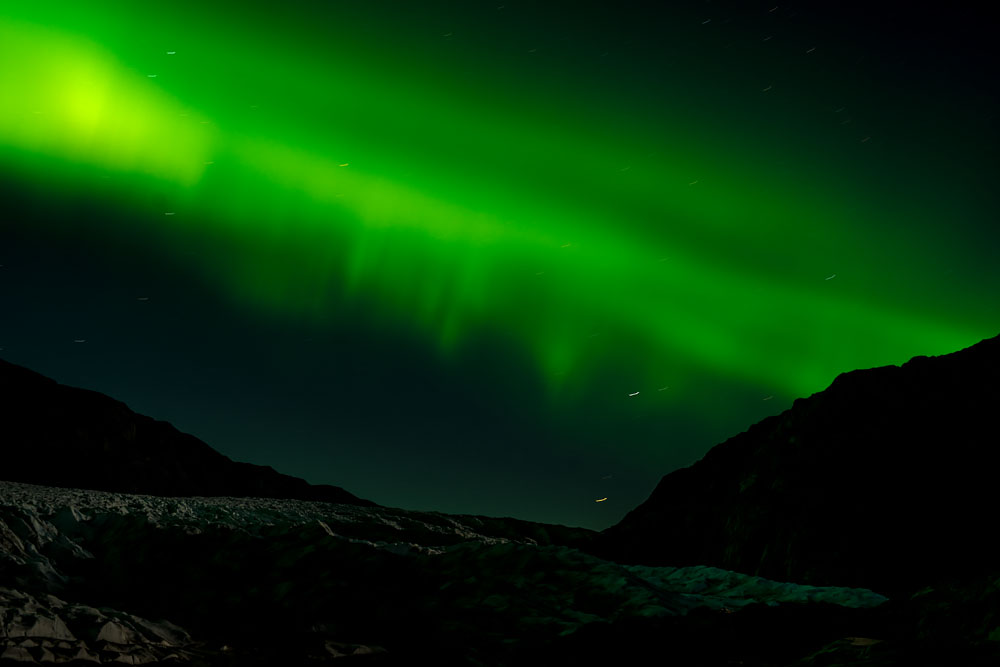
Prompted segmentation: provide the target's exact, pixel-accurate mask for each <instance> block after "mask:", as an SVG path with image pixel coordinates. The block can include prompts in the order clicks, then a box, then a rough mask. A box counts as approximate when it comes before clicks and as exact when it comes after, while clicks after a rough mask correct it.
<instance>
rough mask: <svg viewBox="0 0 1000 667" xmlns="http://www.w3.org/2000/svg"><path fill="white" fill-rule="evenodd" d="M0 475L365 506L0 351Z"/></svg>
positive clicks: (167, 492) (106, 487) (165, 492)
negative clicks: (236, 457) (223, 450)
mask: <svg viewBox="0 0 1000 667" xmlns="http://www.w3.org/2000/svg"><path fill="white" fill-rule="evenodd" d="M0 424H2V426H0V447H2V452H3V465H2V467H0V479H5V480H9V481H19V482H30V483H33V484H45V485H51V486H62V487H76V488H85V489H97V490H103V491H117V492H124V493H145V494H151V495H160V496H238V497H240V496H242V497H246V496H254V497H262V498H294V499H299V500H320V501H327V502H335V503H349V504H355V505H374V503H372V502H371V501H368V500H363V499H361V498H358V497H357V496H355V495H353V494H351V493H348V492H347V491H345V490H344V489H341V488H340V487H336V486H329V485H311V484H309V483H308V482H306V481H305V480H302V479H298V478H296V477H291V476H289V475H282V474H281V473H278V472H276V471H275V470H274V469H273V468H271V467H268V466H258V465H253V464H250V463H238V462H234V461H232V460H231V459H230V458H228V457H227V456H224V455H223V454H220V453H219V452H217V451H215V450H214V449H212V448H211V447H209V446H208V445H207V444H205V443H204V442H202V441H201V440H199V439H198V438H196V437H194V436H192V435H188V434H187V433H181V432H180V431H178V430H177V429H176V428H174V427H173V426H171V425H170V424H168V423H166V422H162V421H157V420H154V419H151V418H150V417H146V416H143V415H139V414H136V413H134V412H132V411H131V410H130V409H129V408H128V406H127V405H125V404H124V403H121V402H119V401H116V400H114V399H112V398H109V397H108V396H105V395H104V394H100V393H98V392H95V391H89V390H86V389H77V388H75V387H67V386H65V385H61V384H59V383H57V382H55V381H54V380H51V379H49V378H47V377H45V376H43V375H40V374H38V373H35V372H34V371H31V370H28V369H27V368H23V367H21V366H16V365H14V364H11V363H8V362H6V361H3V360H0Z"/></svg>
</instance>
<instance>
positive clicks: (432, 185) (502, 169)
mask: <svg viewBox="0 0 1000 667" xmlns="http://www.w3.org/2000/svg"><path fill="white" fill-rule="evenodd" d="M109 6H110V5H109ZM68 7H69V6H68V5H67V8H68ZM21 11H23V12H30V11H31V10H30V9H27V8H25V9H22V10H21ZM67 11H70V10H69V9H67ZM57 15H58V16H59V18H50V19H46V20H47V21H51V22H52V24H53V25H52V26H45V27H43V25H42V24H43V23H44V22H45V21H43V20H42V19H41V18H38V19H36V20H37V21H38V22H39V23H38V24H32V23H28V22H15V21H13V20H10V21H4V22H0V88H2V89H3V90H4V91H8V92H10V91H14V94H13V95H7V96H6V97H7V98H8V99H12V100H13V103H11V104H5V105H3V106H2V107H0V142H2V143H3V144H5V145H7V146H9V147H12V148H15V149H17V150H18V151H20V152H22V153H27V154H32V155H35V156H39V157H41V158H44V159H46V160H51V161H53V163H64V164H71V165H78V166H81V167H88V168H93V169H95V170H105V171H107V170H110V171H115V172H121V173H126V174H133V175H137V176H142V177H149V180H148V182H147V185H146V186H145V187H148V188H149V189H150V191H153V190H154V189H156V188H162V187H164V186H166V187H169V188H172V190H171V192H172V193H173V194H172V201H173V202H174V203H173V204H172V205H171V206H170V208H171V209H174V210H171V211H169V213H170V214H171V215H169V216H165V215H164V211H145V212H144V213H145V215H146V216H147V217H146V218H145V220H147V221H150V220H151V221H152V222H147V224H153V225H156V226H157V227H158V228H160V229H162V230H163V233H164V234H165V235H166V237H167V238H171V239H173V243H174V244H176V246H177V247H178V249H180V248H181V247H182V246H185V245H189V244H193V243H196V242H197V240H198V239H200V238H202V237H203V236H205V235H214V236H219V235H221V236H222V237H223V238H226V239H229V240H230V241H231V244H232V245H231V249H230V251H229V252H227V253H226V255H225V256H213V257H208V258H204V266H201V267H198V268H199V269H201V270H202V271H204V273H205V275H206V280H210V281H212V282H214V283H215V284H216V286H217V287H218V288H220V289H223V290H225V291H226V292H227V293H228V294H229V295H230V296H231V297H232V298H234V299H236V300H239V301H241V302H243V303H245V304H247V305H248V306H251V307H255V308H259V309H261V310H262V312H264V313H267V314H278V315H282V316H289V317H291V316H296V317H298V316H303V315H304V316H308V317H313V318H317V319H320V320H322V321H329V322H331V325H333V323H335V322H336V321H337V317H338V316H339V315H338V308H339V307H340V306H341V305H342V304H343V303H344V302H345V301H349V300H352V299H366V300H372V301H374V302H376V303H377V304H379V306H380V307H379V309H378V310H379V311H380V315H381V316H383V317H385V318H387V321H388V322H391V323H392V325H393V326H396V327H401V328H406V329H408V330H410V331H412V332H413V333H414V334H416V335H420V336H423V337H424V338H425V339H426V340H427V341H428V342H429V343H430V344H433V345H436V346H437V348H438V349H439V350H440V352H441V354H442V357H443V358H447V357H448V356H449V355H450V354H452V353H454V352H455V351H456V350H458V349H460V348H461V347H462V346H463V345H467V344H470V342H474V340H475V337H476V336H477V334H479V333H480V332H482V331H485V330H490V331H494V332H498V333H499V335H501V336H502V337H506V338H509V339H510V340H511V341H512V342H513V343H514V344H516V345H517V346H518V347H520V348H521V349H524V350H527V351H528V352H529V354H530V356H531V357H532V358H533V359H534V360H535V362H536V365H537V369H538V372H539V373H540V375H541V376H542V377H543V379H544V381H545V382H546V384H547V386H548V387H549V388H550V390H551V392H552V396H553V397H557V396H559V397H561V398H563V399H569V400H572V399H573V398H574V397H583V396H584V395H585V394H586V393H588V392H591V391H594V388H593V386H592V385H591V381H592V380H593V379H594V378H596V377H597V376H598V375H599V374H600V372H601V371H602V370H603V369H606V368H609V367H621V368H623V369H624V371H625V372H626V374H628V375H630V376H631V377H632V378H633V384H632V385H630V386H628V387H621V388H620V389H618V388H616V391H620V392H621V393H624V392H626V391H635V390H643V391H648V392H652V391H655V389H656V388H657V387H659V386H661V385H666V384H670V385H674V386H678V385H680V386H683V384H684V381H685V380H684V379H685V377H692V376H693V375H695V374H699V373H704V372H711V373H717V374H720V375H728V376H732V377H735V378H737V379H739V380H740V381H742V382H746V383H748V384H756V385H759V386H767V387H771V388H773V390H774V391H775V392H778V391H780V392H784V393H786V394H789V395H803V394H808V393H811V392H813V391H816V390H818V389H821V388H822V387H823V386H825V384H826V383H828V382H829V380H830V378H831V377H832V376H834V375H835V374H837V373H839V372H841V371H844V370H848V369H851V368H856V367H865V366H873V365H880V364H885V363H898V362H901V361H903V360H905V359H906V358H908V357H909V356H912V355H914V354H929V353H930V354H933V353H943V352H947V351H951V350H954V349H958V348H961V347H964V346H966V345H968V344H971V343H973V342H975V341H976V340H978V339H980V338H982V337H984V336H986V335H990V334H991V333H995V331H992V330H991V328H990V327H991V326H995V322H993V323H991V322H989V321H987V320H986V318H983V319H982V320H980V319H977V316H976V315H975V313H972V314H970V313H969V312H968V311H966V312H963V313H961V317H956V316H955V315H956V313H955V312H954V311H953V309H951V308H950V307H949V306H948V305H947V304H945V305H940V304H936V303H935V304H928V303H919V295H920V294H921V293H922V292H924V291H926V290H927V289H928V285H929V284H930V282H931V280H932V278H928V279H927V280H923V279H921V278H919V277H917V278H914V279H913V280H912V281H909V282H908V283H907V284H906V285H905V287H900V286H899V285H898V284H896V283H892V282H891V281H890V282H888V283H887V282H886V281H885V280H884V278H883V277H882V274H883V266H884V260H883V258H882V257H881V256H880V253H879V251H878V247H879V246H880V245H881V244H884V243H890V242H891V240H887V239H886V238H883V237H882V235H883V232H881V231H878V232H875V231H871V230H874V229H879V228H880V226H879V224H880V223H882V222H883V221H884V220H885V219H886V218H889V217H892V216H893V215H894V214H893V210H894V208H893V207H894V203H893V202H881V201H874V200H873V199H872V197H871V196H870V195H869V194H867V191H866V190H865V188H864V187H862V185H861V184H860V183H854V184H851V185H850V187H849V188H847V190H846V191H845V190H844V188H843V187H839V188H837V189H834V188H833V186H830V185H826V184H828V183H838V182H840V180H839V179H838V175H839V173H840V172H839V171H838V168H837V167H836V166H835V165H832V164H822V163H821V166H820V168H818V169H817V171H816V172H815V173H812V174H807V173H802V174H796V173H789V170H784V171H783V170H779V169H778V168H776V167H772V166H768V165H767V164H763V165H755V166H754V167H753V168H752V169H751V168H747V167H741V166H739V164H738V163H737V162H735V161H734V160H732V159H731V156H732V155H733V154H734V153H739V151H741V150H743V151H749V150H750V148H749V143H748V142H747V141H745V140H743V139H741V138H740V137H739V133H738V132H736V131H730V134H729V135H728V136H729V140H724V139H717V140H714V141H712V140H706V139H704V137H707V136H710V135H711V134H713V133H712V132H710V131H709V129H708V128H705V130H704V132H703V133H702V134H700V135H693V136H692V135H690V134H688V133H687V132H686V130H684V129H681V128H680V125H679V123H680V121H676V120H674V119H671V118H659V119H657V123H656V124H653V123H652V122H651V121H649V120H648V119H640V121H641V122H638V123H636V124H633V125H632V126H630V127H629V128H627V129H619V130H612V129H609V128H606V127H603V126H601V125H600V123H597V122H593V123H592V122H589V121H588V120H587V119H586V115H585V114H582V115H581V114H579V113H578V110H579V109H580V108H582V107H585V106H586V105H585V104H584V103H583V102H582V101H581V100H569V99H560V98H557V97H553V98H551V99H547V100H544V102H545V104H540V105H537V106H538V107H539V108H548V109H550V110H548V111H542V110H535V109H534V108H532V107H529V106H528V105H527V102H528V101H529V100H523V99H521V100H519V99H517V97H516V96H515V95H513V93H512V91H511V90H510V89H509V88H505V87H503V84H502V83H497V86H498V87H499V88H498V90H497V94H496V97H495V99H488V100H484V99H480V98H476V97H471V96H468V95H467V94H466V93H465V92H464V91H462V89H461V88H460V87H458V86H456V85H454V84H452V83H450V82H449V80H444V81H443V82H436V81H435V80H434V79H433V77H430V76H428V75H426V74H425V75H423V78H421V75H420V74H419V72H420V68H419V67H417V66H416V65H414V69H413V70H412V71H411V70H407V71H393V70H391V69H388V68H386V67H384V66H379V65H378V62H377V61H376V60H375V59H374V58H372V57H371V56H372V53H373V52H372V51H371V49H369V50H368V51H366V50H365V47H364V46H363V45H362V44H360V43H346V44H345V46H344V51H345V53H344V57H343V58H342V59H331V58H329V57H325V58H319V59H320V60H321V62H322V65H320V64H316V61H317V59H318V55H322V54H319V53H318V50H319V47H318V46H316V45H311V44H310V43H305V44H296V43H294V41H292V40H289V39H282V38H280V37H279V38H277V39H265V36H266V35H267V31H266V26H261V25H243V26H240V27H234V26H230V25H228V23H226V22H225V21H223V19H221V18H219V17H214V16H212V15H211V14H208V15H205V16H203V17H201V20H200V21H199V23H198V24H194V23H186V22H183V21H182V20H181V19H171V18H170V17H169V16H168V17H164V18H163V19H162V20H161V21H158V22H157V23H156V25H153V26H150V28H149V31H148V32H147V33H145V34H144V35H143V36H142V39H141V40H139V39H138V38H135V37H131V36H129V35H127V34H126V32H127V28H124V27H116V26H115V25H114V24H112V25H111V26H110V27H108V26H105V25H104V24H103V23H102V21H103V20H104V19H108V18H109V17H110V16H112V14H111V12H110V10H109V12H108V13H106V14H102V13H100V12H96V13H95V14H94V18H90V19H89V20H88V21H84V19H82V18H81V17H79V16H73V15H72V14H67V15H66V16H62V15H61V14H57ZM57 15H54V16H57ZM27 18H30V17H27ZM74 22H75V23H74ZM123 25H125V23H123ZM222 33H225V35H226V36H225V38H224V39H221V40H220V38H219V37H218V35H219V34H222ZM176 35H185V36H186V37H184V39H185V40H186V47H187V48H186V49H185V48H182V47H177V51H176V52H172V53H168V52H167V50H166V49H167V48H169V46H168V45H169V44H170V40H171V39H173V38H175V36H176ZM154 54H155V58H154ZM326 55H328V54H326ZM149 63H155V64H156V65H157V66H156V67H150V66H148V65H149ZM154 69H155V70H156V71H155V72H154V71H152V70H154ZM428 69H429V68H428ZM473 70H474V68H471V66H470V71H473ZM160 71H162V72H163V73H162V75H161V74H160V73H157V72H160ZM152 74H156V77H153V76H151V75H152ZM507 93H511V96H510V97H505V94H507ZM255 100H259V101H261V102H262V103H261V104H256V103H254V101H255ZM592 106H593V107H594V108H598V105H597V103H594V104H593V105H592ZM601 108H603V107H601ZM675 124H678V125H677V127H678V129H674V126H675ZM650 147H655V149H656V150H648V149H649V148H650ZM734 165H735V166H734ZM157 191H159V190H157ZM831 249H832V250H831ZM934 251H935V248H933V247H930V246H927V247H922V246H920V244H919V243H915V245H914V247H913V248H911V249H903V250H900V251H899V252H903V253H905V255H904V256H902V257H895V258H893V262H894V264H897V265H904V264H908V265H914V266H915V265H920V264H923V263H926V262H928V261H929V258H931V257H932V256H933V254H934ZM842 264H846V266H847V269H846V270H843V271H841V270H838V266H840V265H842ZM832 273H842V274H843V275H842V277H840V278H838V279H836V280H834V281H828V280H824V277H825V275H827V274H832ZM882 285H888V286H885V287H882ZM872 286H879V288H878V290H873V289H872Z"/></svg>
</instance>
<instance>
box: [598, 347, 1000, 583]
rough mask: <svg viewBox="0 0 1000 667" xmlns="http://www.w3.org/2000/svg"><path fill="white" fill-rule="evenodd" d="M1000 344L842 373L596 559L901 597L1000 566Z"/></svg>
mask: <svg viewBox="0 0 1000 667" xmlns="http://www.w3.org/2000/svg"><path fill="white" fill-rule="evenodd" d="M998 425H1000V336H998V337H994V338H990V339H987V340H984V341H982V342H980V343H978V344H976V345H973V346H971V347H969V348H966V349H964V350H961V351H959V352H955V353H953V354H947V355H943V356H939V357H930V358H928V357H923V356H918V357H914V358H913V359H911V360H910V361H908V362H907V363H905V364H903V365H902V366H885V367H880V368H872V369H867V370H857V371H852V372H849V373H844V374H842V375H840V376H838V377H837V378H836V379H835V380H834V382H833V384H831V385H830V386H829V387H828V388H827V389H826V390H824V391H821V392H819V393H816V394H813V395H812V396H810V397H809V398H800V399H798V400H796V401H795V402H794V404H793V406H792V408H791V409H789V410H786V411H785V412H783V413H782V414H780V415H778V416H775V417H769V418H767V419H764V420H763V421H761V422H759V423H757V424H755V425H753V426H751V427H750V428H749V429H748V430H747V431H746V432H744V433H741V434H739V435H737V436H735V437H733V438H730V439H729V440H727V441H725V442H723V443H722V444H720V445H717V446H716V447H714V448H712V449H711V450H710V451H709V452H708V453H707V454H706V455H705V457H704V458H702V459H701V460H700V461H698V462H697V463H695V464H694V465H692V466H690V467H688V468H683V469H680V470H676V471H674V472H672V473H670V474H668V475H666V476H665V477H664V478H663V479H662V480H661V481H660V483H659V485H657V487H656V489H655V490H654V491H653V493H652V495H651V496H650V497H649V499H648V500H646V502H644V503H643V504H642V505H640V506H639V507H637V508H636V509H634V510H633V511H632V512H630V513H629V514H628V515H627V516H626V517H625V518H624V519H623V520H622V521H621V522H620V523H619V524H617V525H615V526H613V527H611V528H608V529H607V530H605V531H603V532H602V533H601V534H600V535H599V536H598V538H597V540H596V541H595V544H594V546H593V547H592V548H591V550H592V551H594V553H595V554H597V555H599V556H602V557H606V558H610V559H613V560H617V561H620V562H624V563H636V564H645V565H695V564H697V565H715V566H718V567H723V568H727V569H731V570H735V571H738V572H743V573H747V574H755V575H758V576H764V577H767V578H772V579H777V580H780V581H793V582H800V583H809V584H816V585H837V586H859V587H865V588H871V589H873V590H876V591H879V592H883V593H887V594H890V596H891V595H892V594H894V593H903V592H912V591H914V590H916V589H918V588H920V587H922V586H924V585H927V584H930V583H934V582H940V581H942V580H962V579H963V578H965V577H976V576H981V575H982V574H983V573H984V572H986V571H988V570H989V569H990V568H991V567H992V568H994V569H996V568H997V565H996V564H997V563H1000V540H996V539H995V538H996V536H995V530H994V526H995V525H996V517H997V511H998V508H1000V483H998V474H1000V428H998Z"/></svg>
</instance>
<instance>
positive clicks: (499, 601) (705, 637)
mask: <svg viewBox="0 0 1000 667" xmlns="http://www.w3.org/2000/svg"><path fill="white" fill-rule="evenodd" d="M589 537H590V534H589V531H583V530H577V529H568V528H564V527H559V526H542V525H539V524H529V523H528V522H514V521H509V520H502V519H489V518H485V517H471V516H451V515H443V514H437V513H423V512H410V511H404V510H396V509H389V508H380V507H360V506H356V505H337V504H330V503H318V502H309V501H296V500H275V499H248V498H164V497H156V496H138V495H129V494H120V493H109V492H96V491H84V490H78V489H64V488H51V487H40V486H34V485H29V484H20V483H0V584H2V585H3V586H4V588H2V589H0V607H2V609H3V611H2V616H0V618H2V630H0V641H2V642H3V644H2V657H3V658H4V659H6V660H20V661H34V662H43V661H45V662H51V661H54V662H61V661H68V660H90V661H97V662H102V663H105V662H125V663H131V664H145V663H155V662H162V661H188V662H191V663H192V664H277V663H280V664H303V663H305V662H309V661H322V660H330V659H334V658H335V657H338V656H340V657H345V656H351V659H352V660H367V661H372V660H377V661H383V662H387V661H395V662H397V663H398V664H404V663H412V662H413V661H418V662H422V663H424V662H426V661H428V660H430V661H431V662H435V663H437V664H469V663H468V661H470V660H472V661H479V663H480V664H491V665H493V664H496V665H504V664H510V665H515V664H533V661H534V660H540V661H542V660H544V661H549V660H557V661H562V662H563V664H590V663H589V662H587V660H589V658H591V657H593V656H595V655H600V654H601V653H602V652H605V653H606V652H607V651H609V650H614V651H634V650H638V649H637V648H636V646H638V645H644V646H645V648H646V649H649V648H651V647H650V646H648V644H649V642H650V641H655V642H656V643H657V644H660V643H662V642H665V644H664V645H663V646H662V647H661V648H663V650H667V651H668V652H669V653H672V654H675V655H676V654H683V653H684V652H685V651H687V650H689V649H694V648H696V649H697V650H698V651H699V652H706V651H707V653H706V655H707V656H708V657H709V659H711V658H712V656H713V655H714V654H715V653H717V654H718V655H716V656H715V657H717V658H718V659H719V660H722V659H723V658H724V657H725V655H726V654H727V652H728V651H732V650H737V649H739V650H740V651H744V652H746V651H750V652H751V653H752V652H753V651H763V652H768V651H772V652H773V648H769V647H768V646H766V643H764V644H765V645H761V644H762V642H761V641H760V639H759V637H760V635H759V631H760V628H761V627H762V625H767V624H771V623H774V622H776V621H777V620H778V619H784V620H783V621H782V622H784V623H786V624H789V623H790V624H791V625H790V626H789V627H794V629H795V632H796V633H797V635H796V639H795V641H794V642H791V644H793V646H789V647H786V648H788V649H790V657H797V656H798V655H801V654H802V653H803V652H804V651H805V650H806V649H808V648H810V647H811V648H814V649H816V648H820V647H822V646H824V645H826V644H828V643H829V642H832V641H837V640H840V639H842V638H843V637H844V636H848V635H850V634H851V632H852V630H861V629H863V626H864V624H865V621H861V620H859V619H860V617H859V616H857V614H859V613H861V614H864V613H867V612H872V611H875V610H877V608H878V607H880V606H881V605H882V604H883V603H884V601H885V598H883V597H882V596H880V595H877V594H874V593H872V592H870V591H864V590H858V589H846V588H835V587H827V588H818V587H812V586H801V585H794V584H788V583H780V582H773V581H768V580H765V579H761V578H759V577H750V576H746V575H739V574H736V573H733V572H727V571H725V570H720V569H718V568H712V567H686V568H671V567H664V568H656V567H645V566H623V565H618V564H615V563H612V562H609V561H605V560H601V559H599V558H597V557H595V556H591V555H589V554H586V553H584V552H583V551H580V550H579V549H577V548H575V547H573V546H568V544H567V543H572V542H574V541H576V542H577V543H580V544H585V543H586V541H587V539H588V538H589ZM720 631H721V632H722V635H721V636H722V639H721V640H720V639H719V636H718V633H719V632H720ZM727 635H728V636H729V638H730V640H729V641H728V643H727V641H726V640H725V637H726V636H727ZM754 637H758V639H753V638H754ZM620 641H626V642H630V644H629V645H630V646H631V648H627V647H622V646H620V645H619V642H620ZM802 642H805V645H804V646H803V645H802ZM706 643H710V644H712V645H711V646H708V647H706V646H705V644H706ZM755 645H756V646H757V648H753V647H754V646H755ZM615 647H617V648H615ZM748 647H749V648H748ZM796 652H798V653H796ZM609 659H611V656H609ZM705 664H714V663H712V662H711V661H710V662H707V663H705ZM719 664H725V663H723V662H720V663H719ZM748 664H749V663H748Z"/></svg>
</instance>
